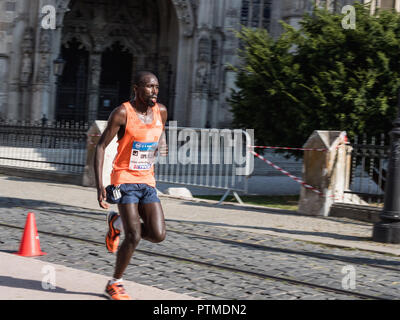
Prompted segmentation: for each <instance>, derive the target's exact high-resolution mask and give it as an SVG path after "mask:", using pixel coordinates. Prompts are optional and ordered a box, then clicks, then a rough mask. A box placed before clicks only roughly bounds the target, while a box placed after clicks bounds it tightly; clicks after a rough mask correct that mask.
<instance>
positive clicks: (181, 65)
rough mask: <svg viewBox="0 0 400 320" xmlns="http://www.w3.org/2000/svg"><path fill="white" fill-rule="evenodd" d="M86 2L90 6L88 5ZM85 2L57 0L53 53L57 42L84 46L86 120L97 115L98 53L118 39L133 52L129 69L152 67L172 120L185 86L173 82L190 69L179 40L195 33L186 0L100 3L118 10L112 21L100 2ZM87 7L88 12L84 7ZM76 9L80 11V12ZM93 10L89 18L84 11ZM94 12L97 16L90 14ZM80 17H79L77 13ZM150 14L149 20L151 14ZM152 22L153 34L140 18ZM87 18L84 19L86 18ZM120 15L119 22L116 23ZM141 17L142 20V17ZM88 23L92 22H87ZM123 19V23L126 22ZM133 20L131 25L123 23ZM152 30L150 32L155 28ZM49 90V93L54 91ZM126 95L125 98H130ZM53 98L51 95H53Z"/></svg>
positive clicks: (58, 48)
mask: <svg viewBox="0 0 400 320" xmlns="http://www.w3.org/2000/svg"><path fill="white" fill-rule="evenodd" d="M85 3H86V4H87V5H89V8H88V7H87V6H86V9H85V8H84V7H85ZM91 3H92V1H88V0H61V1H59V2H58V5H57V7H58V10H57V13H58V18H57V22H58V28H57V31H56V32H57V33H58V34H57V36H55V37H54V39H55V42H54V45H53V57H54V58H56V57H57V56H58V54H59V51H60V48H61V44H65V43H68V41H70V40H71V39H73V38H75V39H77V40H78V41H80V42H81V43H82V45H84V46H85V47H87V48H88V50H89V52H90V57H89V67H88V68H89V80H88V90H87V92H88V97H87V113H88V120H89V121H93V120H95V119H96V118H97V110H98V108H99V101H100V100H99V97H100V75H101V55H102V52H103V51H104V50H105V49H106V48H109V47H111V46H112V45H113V44H114V43H116V42H118V43H120V44H121V45H122V46H123V47H124V48H125V49H126V50H127V52H129V53H130V54H132V56H133V61H132V73H133V72H134V71H135V70H142V69H148V70H152V71H153V72H155V73H156V74H157V75H158V76H159V80H160V102H162V103H164V104H166V105H167V107H168V109H169V118H170V119H174V118H175V115H176V114H177V113H181V112H182V111H181V110H177V108H174V105H184V103H183V101H182V99H184V95H182V93H181V91H183V90H187V88H185V87H184V86H183V87H182V86H177V85H176V84H177V82H178V81H179V72H181V70H185V69H186V73H187V70H188V68H187V67H186V66H185V64H186V65H187V63H188V61H187V59H186V60H184V61H183V62H181V61H180V60H179V57H180V56H182V54H185V53H184V52H182V51H183V50H182V47H181V46H180V44H181V42H182V41H183V40H187V39H188V38H190V37H191V36H192V34H193V30H194V19H193V10H192V7H191V3H190V1H184V0H169V1H165V0H157V1H155V2H152V3H151V4H150V2H148V1H146V0H130V1H115V0H110V1H108V0H106V1H103V2H102V3H105V5H106V6H107V5H110V6H112V7H113V8H116V9H117V10H116V11H117V12H113V14H112V17H114V18H113V19H112V21H110V20H108V19H109V17H108V16H107V12H110V8H109V7H108V9H107V10H106V12H104V11H103V13H100V14H99V12H100V11H101V10H100V9H99V7H100V5H99V4H97V5H96V6H93V5H92V8H90V4H91ZM88 9H89V10H88ZM78 11H80V12H78ZM88 11H89V12H92V16H91V17H90V16H89V17H88V16H86V17H84V15H86V14H88ZM94 11H96V12H97V14H95V15H93V12H94ZM77 13H79V14H82V15H83V17H82V19H79V14H78V16H76V14H77ZM74 14H75V17H74V18H75V22H74V23H71V20H74V19H71V17H73V15H74ZM150 14H152V15H153V16H152V18H149V16H150ZM146 15H147V17H148V19H149V20H152V21H153V23H155V26H156V27H157V29H158V30H157V33H156V34H155V33H154V32H151V31H152V30H151V26H149V24H148V23H147V22H148V21H147V22H146V21H144V22H143V17H144V16H146ZM85 18H86V23H85V22H84V20H85ZM118 19H120V22H121V23H118V21H117V20H118ZM140 19H142V20H140ZM87 21H90V22H91V24H90V26H89V25H88V23H87ZM124 21H125V23H124ZM126 21H132V23H126ZM153 31H154V30H153ZM54 91H55V90H53V94H54ZM128 98H129V97H127V99H128ZM54 100H55V97H54ZM53 113H54V110H53Z"/></svg>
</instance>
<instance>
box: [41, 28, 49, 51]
mask: <svg viewBox="0 0 400 320" xmlns="http://www.w3.org/2000/svg"><path fill="white" fill-rule="evenodd" d="M39 51H40V52H42V53H49V52H50V51H51V33H50V30H45V29H41V32H40V49H39Z"/></svg>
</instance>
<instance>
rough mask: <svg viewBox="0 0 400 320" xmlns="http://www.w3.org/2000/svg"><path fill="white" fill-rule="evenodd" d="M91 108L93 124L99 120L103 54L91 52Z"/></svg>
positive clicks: (90, 121) (89, 108)
mask: <svg viewBox="0 0 400 320" xmlns="http://www.w3.org/2000/svg"><path fill="white" fill-rule="evenodd" d="M89 70H90V73H89V88H88V92H89V107H88V122H89V123H93V121H95V120H96V118H97V110H98V107H99V95H100V75H101V53H99V52H95V53H93V52H91V53H90V56H89Z"/></svg>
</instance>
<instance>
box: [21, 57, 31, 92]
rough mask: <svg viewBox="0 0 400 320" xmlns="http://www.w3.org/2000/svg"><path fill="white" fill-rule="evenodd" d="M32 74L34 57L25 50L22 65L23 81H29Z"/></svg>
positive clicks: (24, 82)
mask: <svg viewBox="0 0 400 320" xmlns="http://www.w3.org/2000/svg"><path fill="white" fill-rule="evenodd" d="M31 74H32V58H31V55H30V53H28V52H25V53H24V57H23V58H22V67H21V82H22V83H23V84H26V83H28V82H29V80H30V77H31Z"/></svg>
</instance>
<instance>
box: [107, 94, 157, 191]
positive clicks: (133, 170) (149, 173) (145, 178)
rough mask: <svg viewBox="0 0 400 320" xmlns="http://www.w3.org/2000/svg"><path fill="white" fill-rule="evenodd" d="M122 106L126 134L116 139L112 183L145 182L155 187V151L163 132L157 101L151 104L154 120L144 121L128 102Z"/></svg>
mask: <svg viewBox="0 0 400 320" xmlns="http://www.w3.org/2000/svg"><path fill="white" fill-rule="evenodd" d="M123 106H124V107H125V110H126V126H125V134H124V136H123V137H122V138H121V139H120V140H118V149H117V155H116V156H115V158H114V162H113V170H112V172H111V184H113V185H119V184H124V183H144V184H147V185H149V186H152V187H154V188H155V186H156V181H155V178H154V165H153V164H154V160H155V156H154V154H155V150H156V148H157V146H158V141H159V139H160V137H161V134H162V131H163V124H162V118H161V114H160V108H159V106H158V104H156V105H155V106H154V107H153V122H152V123H149V124H145V123H144V122H143V121H142V120H140V119H139V118H138V116H137V114H136V111H135V110H134V109H133V107H132V105H131V104H130V102H125V103H124V104H123Z"/></svg>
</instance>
